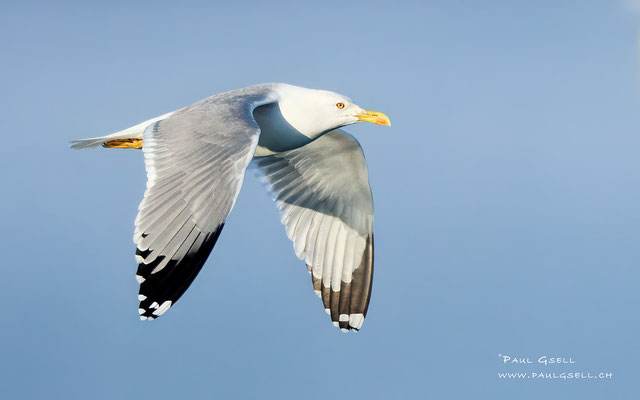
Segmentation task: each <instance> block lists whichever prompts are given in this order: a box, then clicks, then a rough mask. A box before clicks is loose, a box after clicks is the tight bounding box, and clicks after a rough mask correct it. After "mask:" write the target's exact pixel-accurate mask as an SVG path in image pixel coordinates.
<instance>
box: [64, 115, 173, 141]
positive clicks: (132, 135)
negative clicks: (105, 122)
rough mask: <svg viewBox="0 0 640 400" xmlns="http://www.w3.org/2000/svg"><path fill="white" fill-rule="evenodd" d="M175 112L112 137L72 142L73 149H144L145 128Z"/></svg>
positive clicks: (113, 134) (114, 134)
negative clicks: (100, 147) (101, 147)
mask: <svg viewBox="0 0 640 400" xmlns="http://www.w3.org/2000/svg"><path fill="white" fill-rule="evenodd" d="M171 114H173V112H170V113H167V114H164V115H161V116H159V117H156V118H152V119H150V120H148V121H144V122H142V123H139V124H138V125H135V126H132V127H131V128H127V129H125V130H122V131H120V132H116V133H112V134H111V135H106V136H100V137H93V138H87V139H78V140H72V141H71V148H72V149H75V150H80V149H89V148H92V147H98V146H104V147H111V148H121V149H122V148H134V149H139V148H141V147H142V133H143V132H144V130H145V128H146V127H147V126H149V125H151V124H153V123H154V122H157V121H160V120H163V119H165V118H167V117H169V116H170V115H171Z"/></svg>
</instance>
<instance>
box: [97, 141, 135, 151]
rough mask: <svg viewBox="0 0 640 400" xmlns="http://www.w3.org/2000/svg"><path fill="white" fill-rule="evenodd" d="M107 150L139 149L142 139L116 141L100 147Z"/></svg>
mask: <svg viewBox="0 0 640 400" xmlns="http://www.w3.org/2000/svg"><path fill="white" fill-rule="evenodd" d="M102 147H106V148H108V149H141V148H142V139H116V140H112V141H110V142H106V143H104V144H103V145H102Z"/></svg>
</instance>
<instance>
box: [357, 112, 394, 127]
mask: <svg viewBox="0 0 640 400" xmlns="http://www.w3.org/2000/svg"><path fill="white" fill-rule="evenodd" d="M356 117H357V118H358V121H364V122H371V123H372V124H376V125H386V126H391V120H389V117H387V116H386V115H385V114H383V113H381V112H378V111H367V110H365V111H364V112H362V113H360V114H358V115H356Z"/></svg>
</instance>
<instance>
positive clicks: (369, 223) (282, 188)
mask: <svg viewBox="0 0 640 400" xmlns="http://www.w3.org/2000/svg"><path fill="white" fill-rule="evenodd" d="M255 164H256V165H257V167H258V168H260V171H261V172H262V174H263V175H264V178H263V179H264V181H265V182H266V183H268V184H269V189H270V191H271V192H273V194H274V195H275V200H276V202H277V204H278V207H279V208H280V211H281V217H282V223H283V224H285V226H286V230H287V235H288V236H289V238H290V239H291V240H292V241H293V245H294V249H295V252H296V255H297V256H298V258H300V259H302V260H304V261H305V262H306V264H307V268H308V269H309V272H310V273H311V280H312V282H313V289H314V290H315V292H316V294H317V295H318V296H319V297H320V298H321V299H322V302H323V304H324V308H325V310H326V311H327V313H329V314H330V315H331V320H332V321H333V324H334V325H335V326H338V327H340V328H342V329H343V330H350V329H355V330H358V329H360V328H361V327H362V323H363V322H364V317H365V315H366V314H367V307H368V305H369V298H370V296H371V284H372V278H373V200H372V197H371V188H370V187H369V179H368V175H367V164H366V162H365V159H364V154H363V153H362V149H361V148H360V145H359V144H358V142H357V141H356V140H355V139H354V138H353V137H351V136H350V135H348V134H346V133H344V132H341V131H339V130H333V131H330V132H329V133H327V134H325V135H323V136H321V137H320V138H318V139H317V140H315V141H313V142H311V143H309V144H307V145H306V146H303V147H300V148H298V149H295V150H290V151H286V152H283V153H278V154H274V155H271V156H267V157H261V158H257V159H256V160H255Z"/></svg>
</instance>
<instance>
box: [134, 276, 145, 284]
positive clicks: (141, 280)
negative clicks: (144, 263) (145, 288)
mask: <svg viewBox="0 0 640 400" xmlns="http://www.w3.org/2000/svg"><path fill="white" fill-rule="evenodd" d="M136 281H138V283H142V282H144V281H146V279H144V278H143V277H141V276H140V275H136Z"/></svg>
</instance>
